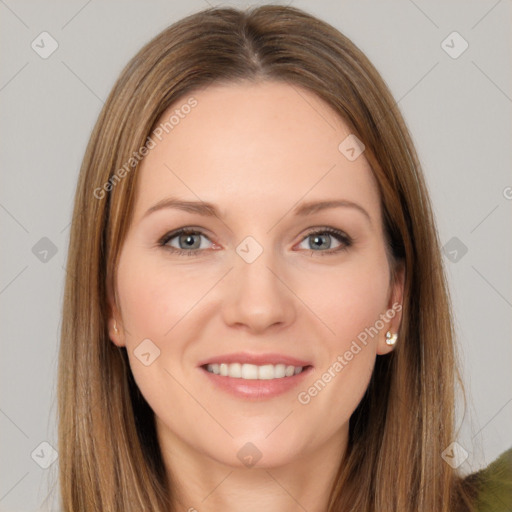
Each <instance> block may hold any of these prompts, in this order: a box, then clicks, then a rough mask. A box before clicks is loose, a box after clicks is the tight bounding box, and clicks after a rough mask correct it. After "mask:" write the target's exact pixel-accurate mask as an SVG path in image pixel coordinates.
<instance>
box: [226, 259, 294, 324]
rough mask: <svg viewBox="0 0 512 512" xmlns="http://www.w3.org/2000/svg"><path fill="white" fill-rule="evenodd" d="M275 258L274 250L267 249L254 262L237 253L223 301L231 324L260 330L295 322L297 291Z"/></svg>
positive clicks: (228, 322) (227, 318)
mask: <svg viewBox="0 0 512 512" xmlns="http://www.w3.org/2000/svg"><path fill="white" fill-rule="evenodd" d="M272 260H273V258H272V257H271V254H270V251H263V253H262V254H261V255H260V256H259V257H258V258H257V259H256V261H253V262H252V263H247V262H246V261H244V260H243V259H242V258H239V257H238V256H236V259H235V262H234V268H233V270H232V271H231V272H230V273H229V276H228V279H227V280H226V282H225V290H226V292H225V293H226V295H225V297H224V300H223V304H222V316H223V319H224V322H225V323H226V324H227V325H229V326H230V327H236V328H240V329H246V330H247V331H249V332H251V333H254V334H257V333H261V332H264V331H266V330H267V329H269V328H274V329H279V328H284V327H286V326H288V325H291V324H292V323H293V322H294V320H295V317H296V306H295V304H294V300H293V299H294V295H293V292H292V291H291V290H290V289H289V288H288V286H289V285H288V286H287V283H286V277H285V276H284V275H283V274H282V272H280V271H279V270H278V268H277V267H276V264H275V261H272ZM285 283H286V284H285Z"/></svg>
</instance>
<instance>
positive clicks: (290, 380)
mask: <svg viewBox="0 0 512 512" xmlns="http://www.w3.org/2000/svg"><path fill="white" fill-rule="evenodd" d="M199 369H200V370H201V371H203V372H204V373H205V374H206V376H207V377H208V378H209V379H210V382H212V383H213V384H214V385H215V386H217V387H219V388H220V389H222V390H224V391H226V392H228V393H230V394H231V395H233V396H236V397H238V398H245V399H252V400H266V399H269V398H274V397H275V396H278V395H282V394H284V393H286V392H288V391H290V390H292V389H293V388H294V387H296V386H298V385H299V384H300V383H301V382H302V381H303V380H304V379H305V378H306V376H307V375H309V373H310V372H311V371H312V370H313V367H312V366H308V367H307V368H305V369H304V370H302V372H300V373H299V374H297V375H292V376H291V377H281V378H280V379H268V380H259V379H238V378H235V377H223V376H222V375H216V374H215V373H211V372H209V371H208V370H206V368H203V367H200V368H199Z"/></svg>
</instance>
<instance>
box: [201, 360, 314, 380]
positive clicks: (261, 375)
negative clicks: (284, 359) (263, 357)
mask: <svg viewBox="0 0 512 512" xmlns="http://www.w3.org/2000/svg"><path fill="white" fill-rule="evenodd" d="M309 367H310V366H292V365H285V364H264V365H256V364H247V363H244V364H242V363H229V364H228V363H220V364H206V365H203V366H202V368H204V369H205V370H206V371H207V372H209V373H213V374H214V375H219V376H221V377H231V378H236V379H245V380H274V379H286V378H289V377H293V376H294V375H298V374H299V373H302V372H303V371H304V370H306V369H307V368H309Z"/></svg>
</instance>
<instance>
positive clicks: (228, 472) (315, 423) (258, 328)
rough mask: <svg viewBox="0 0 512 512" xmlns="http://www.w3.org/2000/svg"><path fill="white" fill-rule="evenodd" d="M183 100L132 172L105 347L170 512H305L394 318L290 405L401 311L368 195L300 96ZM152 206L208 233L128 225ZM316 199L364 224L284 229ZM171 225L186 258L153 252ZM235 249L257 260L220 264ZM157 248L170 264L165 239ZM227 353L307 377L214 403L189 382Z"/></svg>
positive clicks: (315, 103)
mask: <svg viewBox="0 0 512 512" xmlns="http://www.w3.org/2000/svg"><path fill="white" fill-rule="evenodd" d="M194 97H195V98H196V100H197V102H198V104H197V106H196V107H195V108H194V109H193V110H192V111H191V112H190V113H189V114H188V115H187V116H186V117H185V118H184V119H182V120H180V123H179V124H178V125H176V126H175V127H174V129H173V130H172V131H171V132H169V134H168V135H166V136H165V137H164V138H163V140H162V141H161V142H158V143H157V145H156V147H155V148H154V149H152V150H151V151H150V152H149V153H148V155H147V156H146V157H145V158H144V160H143V162H142V166H141V168H140V169H139V171H138V172H140V173H141V174H140V176H139V179H140V181H139V184H138V189H137V196H136V203H135V207H134V211H133V218H132V223H131V226H130V229H129V231H128V234H127V237H126V239H125V242H124V244H123V247H122V250H121V255H120V260H119V266H118V275H117V282H116V294H117V300H116V301H113V302H116V303H112V313H111V318H110V320H109V330H110V336H111V339H112V341H113V342H114V343H115V344H116V345H118V346H125V347H126V348H127V350H128V354H129V357H130V364H131V369H132V372H133V374H134V377H135V380H136V382H137V384H138V386H139V388H140V390H141V392H142V394H143V395H144V397H145V398H146V400H147V402H148V403H149V405H150V406H151V408H152V409H153V411H154V412H155V417H156V424H157V432H158V439H159V443H160V446H161V448H162V453H163V457H164V461H165V464H166V468H167V471H168V473H169V475H170V476H171V478H172V479H173V484H174V488H175V489H176V492H177V495H176V500H175V501H176V505H177V506H178V509H179V510H189V509H194V508H195V509H196V510H198V511H199V512H203V511H210V510H211V511H214V510H226V511H230V510H233V511H234V510H248V511H252V510H254V511H256V510H267V511H280V512H282V511H292V510H299V509H300V510H302V508H301V507H303V508H304V509H306V510H308V511H311V512H312V511H322V510H325V509H326V505H327V496H328V493H329V491H330V488H331V485H332V483H333V479H334V476H335V472H336V470H337V468H338V464H339V461H340V459H341V456H342V454H343V453H344V451H345V449H346V444H347V439H348V422H349V418H350V416H351V414H352V413H353V411H354V410H355V409H356V407H357V405H358V403H359V402H360V400H361V398H362V397H363V395H364V392H365V390H366V388H367V386H368V383H369V379H370V376H371V372H372V369H373V367H374V364H375V359H376V357H377V355H382V354H386V353H388V352H389V351H390V350H392V347H389V346H387V345H386V344H385V341H384V337H385V333H386V331H387V330H390V331H391V332H392V333H394V332H396V331H397V329H398V326H399V322H400V313H398V312H397V313H396V315H395V316H394V318H392V319H391V320H389V321H386V322H385V327H384V328H383V329H381V330H379V333H378V335H376V336H374V337H373V338H372V337H369V338H368V343H367V345H366V346H364V345H362V344H360V345H361V346H362V350H361V351H360V352H359V353H357V355H355V356H354V357H353V359H352V360H351V361H349V362H348V364H347V365H346V366H345V367H344V368H343V370H342V371H340V372H338V373H336V376H335V377H334V378H332V379H331V381H330V382H329V383H328V384H327V385H326V386H325V387H324V388H323V389H322V390H321V391H320V392H319V393H318V394H317V395H316V396H315V397H313V398H311V401H310V402H309V403H308V404H307V405H303V404H301V403H300V402H299V401H298V399H297V395H298V393H299V392H301V391H305V390H307V389H308V387H310V386H311V385H312V384H313V383H314V382H315V381H317V380H318V379H319V378H321V376H322V374H323V373H324V372H325V371H326V370H327V369H328V368H329V367H332V365H333V363H334V362H335V361H336V360H337V357H338V356H339V355H343V354H344V353H345V351H346V350H348V349H349V348H350V346H351V343H352V342H353V340H356V338H357V336H358V334H360V333H361V332H362V331H364V330H365V328H367V327H370V326H373V325H374V324H375V322H376V320H378V319H379V315H382V314H385V313H386V311H388V310H390V309H391V308H392V305H393V304H396V303H401V299H402V290H403V278H402V273H401V272H398V273H397V278H396V279H395V281H394V282H391V279H390V267H389V262H388V259H387V256H386V249H385V240H384V233H383V228H382V212H381V210H380V201H379V192H378V189H377V186H376V182H375V179H374V177H373V174H372V171H371V168H370V166H369V164H368V162H367V161H366V159H365V158H364V153H363V154H362V155H361V156H360V157H359V158H357V159H356V160H355V161H353V162H351V161H349V160H348V159H347V158H346V157H345V156H344V155H343V154H342V153H341V152H340V151H339V150H338V145H339V144H340V142H341V141H343V140H344V139H345V138H346V137H347V136H348V135H349V134H350V131H349V129H348V127H347V126H346V125H345V123H344V122H343V121H342V120H341V119H340V118H339V117H338V116H337V115H336V113H335V112H334V111H332V110H331V109H330V107H329V106H328V105H326V104H325V103H323V102H322V100H320V99H319V98H317V97H316V96H315V95H314V94H313V93H311V92H309V91H307V90H305V89H301V88H299V87H296V86H294V87H291V86H289V85H287V84H282V83H276V82H263V83H258V84H254V83H245V82H244V83H238V84H227V85H226V84H222V85H220V84H217V85H214V86H210V87H209V88H207V89H205V90H200V91H197V92H196V93H194ZM185 101H186V98H185V99H184V100H183V102H182V103H185ZM178 103H179V104H181V102H178ZM178 106H179V105H178ZM175 108H176V105H173V106H172V107H171V108H170V109H169V113H171V111H172V110H174V109H175ZM169 113H167V114H164V116H163V118H165V119H167V118H168V115H169ZM169 196H173V197H177V198H179V199H184V200H190V201H198V200H199V199H198V198H200V200H202V201H207V202H210V203H213V204H214V205H216V206H217V208H218V209H219V212H220V213H219V218H217V217H215V216H213V217H205V216H201V215H198V214H197V213H190V212H186V211H183V210H178V209H174V208H163V209H160V210H157V211H154V212H153V213H150V214H149V215H147V216H145V215H144V214H145V212H146V211H147V210H148V209H149V208H151V207H152V206H153V205H155V204H156V203H158V202H159V201H161V200H162V199H165V198H167V197H169ZM327 199H340V200H341V199H343V200H347V201H352V202H354V203H357V204H358V205H360V206H361V207H362V208H364V210H365V211H366V212H367V214H368V216H369V219H368V218H367V217H366V216H365V215H364V214H363V213H361V211H359V210H358V209H356V208H351V207H340V208H331V209H326V210H322V211H318V212H316V213H313V214H311V215H309V216H306V217H298V216H296V215H294V214H293V209H294V208H295V207H297V206H298V205H300V204H302V203H303V202H305V201H313V200H327ZM187 226H189V227H193V228H196V229H197V230H199V231H201V232H202V233H203V235H204V236H200V235H197V236H196V237H194V239H193V241H196V243H199V241H200V242H201V245H200V246H199V249H193V250H194V251H196V252H197V251H199V252H200V255H199V256H188V255H178V254H174V253H172V252H170V249H169V248H168V247H167V248H166V247H162V246H160V245H159V244H158V241H159V240H160V239H161V238H162V237H163V236H164V235H165V234H166V233H169V232H171V231H173V230H176V229H178V228H181V227H187ZM326 227H331V228H335V229H339V230H341V231H343V232H344V233H346V234H348V235H349V236H350V237H352V238H353V240H354V242H353V244H352V245H351V246H349V247H347V248H346V250H341V251H338V252H331V254H325V252H326V251H329V250H331V251H333V250H335V249H336V248H338V247H340V246H343V245H344V244H343V243H342V242H339V241H338V240H337V239H336V238H334V237H331V236H329V235H328V234H327V235H326V238H325V239H321V240H320V242H319V244H320V248H318V246H317V245H315V236H309V237H308V235H309V234H310V233H311V232H312V231H322V228H324V229H325V228H326ZM312 228H315V229H312ZM316 228H318V229H316ZM247 236H252V237H253V238H254V239H255V240H256V241H257V242H258V243H259V244H260V246H261V247H262V248H263V252H262V254H261V255H260V256H259V257H258V258H257V259H256V260H255V261H254V262H253V263H250V264H249V263H247V262H246V261H244V259H242V258H241V257H240V256H239V255H238V254H237V252H236V248H237V246H238V245H239V244H240V242H242V241H243V240H244V239H245V238H246V237H247ZM324 236H325V235H324ZM185 238H186V237H185ZM322 243H323V244H324V245H322ZM329 243H330V244H331V245H330V247H329V245H328V244H329ZM168 245H171V246H173V247H175V248H182V249H183V250H187V246H186V245H185V244H184V243H183V241H182V243H181V247H180V238H179V237H175V238H173V239H172V240H170V241H169V242H168ZM188 250H189V252H190V251H192V250H191V249H188ZM114 320H115V321H116V324H117V325H116V327H117V332H116V331H115V329H114V324H113V323H114ZM147 338H149V339H150V340H151V341H152V343H154V345H156V346H157V347H158V348H159V350H160V356H159V357H158V358H157V359H156V360H155V361H154V362H153V363H152V364H150V365H149V366H145V365H144V364H141V362H140V361H139V359H138V358H137V357H136V356H135V355H134V350H135V349H136V348H137V346H138V345H139V344H140V343H141V341H142V340H144V339H147ZM231 352H251V353H268V352H272V353H281V354H286V355H291V356H295V357H298V358H301V359H305V360H307V361H310V362H311V364H312V365H313V372H312V373H311V375H310V376H309V378H308V379H307V380H306V381H305V382H304V384H303V385H301V386H299V387H298V388H297V389H293V390H291V391H289V392H287V393H285V394H283V395H280V396H277V397H274V398H271V399H267V400H260V401H255V400H243V399H240V398H236V397H233V396H231V395H228V394H227V393H225V392H224V391H221V390H219V389H218V388H217V387H214V386H213V385H212V384H211V383H210V381H209V379H208V378H207V376H205V375H204V374H203V370H200V369H199V368H198V366H197V365H198V363H199V362H200V361H203V360H205V359H207V358H208V357H212V356H215V355H220V354H226V353H231ZM248 442H250V443H252V444H253V445H255V446H256V447H257V448H258V450H259V451H260V452H261V454H262V457H261V459H260V460H259V461H258V463H257V464H256V465H255V466H253V467H247V466H245V465H244V464H243V463H242V462H241V461H240V460H239V459H238V458H237V453H238V451H239V450H240V449H241V448H242V447H243V446H244V445H245V444H246V443H248ZM312 468H315V470H314V471H313V470H312Z"/></svg>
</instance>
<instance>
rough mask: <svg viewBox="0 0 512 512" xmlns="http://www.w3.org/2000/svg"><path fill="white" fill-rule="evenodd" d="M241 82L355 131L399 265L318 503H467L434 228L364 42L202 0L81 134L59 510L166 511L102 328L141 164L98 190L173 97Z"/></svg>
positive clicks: (349, 506) (121, 359)
mask: <svg viewBox="0 0 512 512" xmlns="http://www.w3.org/2000/svg"><path fill="white" fill-rule="evenodd" d="M243 80H250V81H281V82H286V83H288V84H290V85H292V86H299V87H304V88H306V89H308V90H310V91H312V92H314V93H315V94H316V95H317V96H318V97H319V98H321V99H322V100H324V101H325V102H326V103H327V104H328V105H329V106H330V107H331V108H332V109H333V110H334V111H335V112H337V113H338V114H339V116H340V117H341V118H343V120H344V121H345V122H346V123H347V124H348V126H349V127H350V129H351V131H352V133H355V134H356V135H357V137H358V138H359V139H360V140H362V141H363V143H364V144H365V146H366V151H365V156H366V158H367V159H368V161H369V162H370V164H371V166H372V169H373V172H374V175H375V178H376V181H377V183H378V186H379V190H380V194H381V201H382V211H383V217H384V228H385V233H386V236H387V242H388V251H389V256H390V262H391V264H392V269H398V268H399V267H400V268H403V270H404V272H405V289H404V303H403V312H402V324H401V326H400V330H399V341H398V343H397V346H396V349H395V350H394V352H392V353H391V354H390V355H387V356H379V357H378V358H377V362H376V365H375V369H374V373H373V375H372V379H371V382H370V385H369V387H368V390H367V392H366V394H365V396H364V398H363V400H362V401H361V403H360V404H359V406H358V407H357V409H356V411H355V412H354V414H353V415H352V417H351V420H350V433H349V445H348V449H347V452H346V453H345V456H344V458H343V460H342V461H340V466H339V471H338V474H337V476H336V479H335V485H334V487H333V489H332V492H331V495H330V499H329V508H328V510H329V511H330V512H334V511H348V510H360V511H388V510H397V511H404V512H407V511H410V512H413V511H414V512H432V511H436V512H447V511H452V510H459V509H460V510H471V505H470V497H471V496H469V494H470V492H469V490H468V492H467V493H466V492H465V490H464V488H463V481H462V479H461V478H460V477H459V476H458V475H457V474H456V473H455V472H454V470H453V469H452V468H451V467H450V466H449V465H448V464H446V463H445V462H444V461H443V460H442V458H441V453H442V451H443V450H444V449H445V448H446V447H447V446H448V445H449V444H450V443H451V442H452V441H453V440H454V439H453V437H454V431H453V424H454V418H453V410H454V385H455V381H456V378H457V377H458V376H457V373H456V368H457V364H456V363H457V361H456V354H455V348H454V343H453V330H452V320H451V312H450V302H449V296H448V291H447V286H446V281H445V276H444V271H443V267H442V261H441V256H440V246H439V241H438V237H437V234H436V229H435V223H434V217H433V214H432V210H431V206H430V202H429V197H428V192H427V189H426V186H425V182H424V179H423V176H422V172H421V168H420V163H419V161H418V158H417V155H416V152H415V149H414V146H413V143H412V141H411V137H410V135H409V133H408V130H407V127H406V125H405V122H404V120H403V118H402V116H401V115H400V113H399V111H398V109H397V107H396V102H395V101H394V99H393V97H392V95H391V93H390V92H389V90H388V88H387V86H386V84H385V82H384V81H383V79H382V78H381V77H380V75H379V73H378V72H377V71H376V69H375V68H374V67H373V65H372V64H371V63H370V62H369V60H368V59H367V58H366V56H365V55H364V54H363V53H362V52H361V51H360V50H359V49H358V48H357V47H356V46H355V45H354V44H353V43H352V42H351V41H350V40H349V39H348V38H346V37H345V36H344V35H342V34H341V33H340V32H338V31H337V30H336V29H334V28H333V27H331V26H330V25H328V24H327V23H324V22H322V21H320V20H318V19H316V18H314V17H312V16H310V15H308V14H306V13H305V12H303V11H301V10H298V9H295V8H291V7H282V6H262V7H258V8H254V9H250V10H247V11H240V10H236V9H232V8H215V9H208V10H205V11H202V12H199V13H197V14H193V15H191V16H188V17H187V18H185V19H183V20H181V21H179V22H177V23H175V24H174V25H172V26H170V27H169V28H167V29H166V30H164V31H163V32H162V33H160V34H159V35H158V36H157V37H155V38H154V39H153V40H152V41H150V42H149V43H148V44H147V45H146V46H145V47H144V48H142V49H141V50H140V52H139V53H138V54H137V55H136V56H135V57H134V58H133V59H132V60H131V61H130V62H129V63H128V65H127V66H126V67H125V69H124V70H123V72H122V73H121V75H120V77H119V79H118V81H117V82H116V84H115V86H114V87H113V90H112V92H111V93H110V95H109V97H108V99H107V101H106V103H105V105H104V107H103V110H102V112H101V114H100V116H99V119H98V121H97V123H96V125H95V128H94V130H93V132H92V134H91V137H90V141H89V144H88V146H87V150H86V153H85V156H84V160H83V164H82V167H81V170H80V176H79V180H78V185H77V190H76V197H75V205H74V212H73V220H72V227H71V234H70V242H69V253H68V264H67V277H66V284H65V295H64V304H63V322H62V332H61V346H60V354H59V374H58V412H59V454H60V468H59V471H60V474H59V477H60V490H61V499H62V504H63V510H65V511H66V512H71V511H77V512H78V511H80V512H84V511H98V510H103V511H118V510H122V511H123V512H130V511H140V510H152V511H154V512H164V511H169V510H172V508H171V503H172V497H173V496H174V485H173V482H171V481H170V478H169V476H168V475H167V474H166V472H165V469H164V464H163V461H162V457H161V453H160V449H159V446H158V440H157V436H156V430H155V424H154V413H153V411H152V410H151V409H150V407H149V405H148V404H147V403H146V401H145V400H144V398H143V397H142V395H141V393H140V392H139V390H138V388H137V385H136V383H135V382H134V379H133V376H132V374H131V370H130V366H129V362H128V357H127V354H126V349H125V348H119V347H116V346H114V344H113V343H112V342H111V341H110V340H109V334H108V328H107V320H108V318H109V313H110V305H111V304H112V303H113V302H115V301H116V291H115V282H116V266H117V262H118V258H119V254H120V250H121V247H122V244H123V241H124V238H125V236H126V233H127V230H128V228H129V225H130V221H131V213H132V212H133V204H134V199H135V194H136V188H137V187H136V185H137V176H138V172H137V169H138V163H137V164H136V165H133V166H132V168H131V169H129V170H128V171H127V172H125V173H123V174H124V175H123V177H122V179H119V175H117V177H118V179H116V181H115V186H112V187H110V188H111V190H110V191H108V193H102V194H101V195H100V194H98V192H97V191H98V190H99V189H102V190H104V189H105V187H104V185H105V184H106V183H113V180H114V177H115V176H116V173H117V172H118V170H119V169H121V168H123V166H124V165H125V164H126V162H127V161H129V159H130V157H131V156H132V155H133V153H134V152H136V151H137V150H138V149H139V148H141V147H143V146H144V145H145V144H146V143H147V139H148V137H149V136H150V135H151V133H152V131H153V130H154V128H155V126H156V125H157V122H158V121H159V119H160V118H161V116H162V114H163V113H164V112H165V111H166V110H167V109H168V108H169V106H171V105H172V104H174V103H176V102H177V101H179V100H181V99H183V98H185V99H186V98H187V95H188V96H190V95H193V93H194V91H197V90H199V89H201V88H205V87H208V86H209V85H210V84H212V83H220V82H226V83H230V82H237V81H243ZM125 170H126V168H125ZM109 180H110V181H109ZM95 191H96V192H95Z"/></svg>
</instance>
